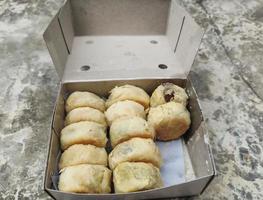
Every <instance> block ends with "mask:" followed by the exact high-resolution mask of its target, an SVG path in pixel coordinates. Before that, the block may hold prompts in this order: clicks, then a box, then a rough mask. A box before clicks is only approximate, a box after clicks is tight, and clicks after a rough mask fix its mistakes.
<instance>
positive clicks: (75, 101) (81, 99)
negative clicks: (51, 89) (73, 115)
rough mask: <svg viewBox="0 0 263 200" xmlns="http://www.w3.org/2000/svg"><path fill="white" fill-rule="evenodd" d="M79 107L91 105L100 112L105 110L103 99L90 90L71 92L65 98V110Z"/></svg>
mask: <svg viewBox="0 0 263 200" xmlns="http://www.w3.org/2000/svg"><path fill="white" fill-rule="evenodd" d="M79 107H91V108H95V109H98V110H100V111H102V112H104V111H105V101H104V100H103V99H102V98H100V97H99V96H97V95H96V94H94V93H91V92H79V91H76V92H73V93H72V94H70V95H69V97H68V98H67V100H66V111H67V112H69V111H71V110H73V109H75V108H79Z"/></svg>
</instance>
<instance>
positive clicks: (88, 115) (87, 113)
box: [65, 107, 107, 126]
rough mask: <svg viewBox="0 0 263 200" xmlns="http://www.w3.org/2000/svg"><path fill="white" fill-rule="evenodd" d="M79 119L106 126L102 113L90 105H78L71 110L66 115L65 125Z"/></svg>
mask: <svg viewBox="0 0 263 200" xmlns="http://www.w3.org/2000/svg"><path fill="white" fill-rule="evenodd" d="M80 121H92V122H97V123H99V124H102V125H104V126H107V123H106V118H105V115H104V113H102V112H101V111H99V110H97V109H94V108H90V107H80V108H75V109H73V110H71V111H70V112H69V113H68V114H67V116H66V119H65V126H67V125H69V124H73V123H76V122H80Z"/></svg>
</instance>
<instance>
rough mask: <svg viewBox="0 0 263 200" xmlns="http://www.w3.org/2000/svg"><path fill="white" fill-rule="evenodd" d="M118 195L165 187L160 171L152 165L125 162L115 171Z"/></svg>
mask: <svg viewBox="0 0 263 200" xmlns="http://www.w3.org/2000/svg"><path fill="white" fill-rule="evenodd" d="M113 183H114V189H115V192H116V193H125V192H136V191H143V190H149V189H154V188H159V187H162V186H163V182H162V178H161V174H160V170H159V169H158V168H157V167H155V166H154V165H152V164H151V163H143V162H124V163H121V164H119V165H118V166H117V167H116V168H115V170H114V171H113Z"/></svg>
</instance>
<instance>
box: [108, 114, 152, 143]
mask: <svg viewBox="0 0 263 200" xmlns="http://www.w3.org/2000/svg"><path fill="white" fill-rule="evenodd" d="M134 137H141V138H151V139H154V137H155V131H154V129H153V127H152V126H149V125H148V123H147V121H146V120H145V119H143V118H140V117H136V116H132V117H123V118H119V119H117V120H115V121H114V122H113V123H112V125H111V127H110V141H111V146H112V147H115V146H116V145H117V144H119V143H121V142H124V141H127V140H129V139H131V138H134Z"/></svg>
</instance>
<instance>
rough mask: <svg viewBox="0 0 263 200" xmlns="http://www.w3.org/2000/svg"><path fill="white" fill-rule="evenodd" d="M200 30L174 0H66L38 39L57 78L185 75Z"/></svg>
mask: <svg viewBox="0 0 263 200" xmlns="http://www.w3.org/2000/svg"><path fill="white" fill-rule="evenodd" d="M203 34H204V31H203V30H202V29H201V28H200V27H199V26H198V25H197V24H196V23H195V21H194V20H193V19H192V18H191V17H190V15H189V14H188V13H187V12H186V11H185V10H184V9H183V8H181V7H180V6H179V5H178V4H177V3H176V1H175V0H125V1H124V0H111V1H108V0H85V1H84V0H74V1H70V0H68V1H66V2H65V4H64V5H63V6H62V7H61V9H60V10H59V12H58V13H57V15H56V16H55V17H54V18H53V19H52V21H51V22H50V24H49V26H48V27H47V29H46V31H45V33H44V39H45V41H46V44H47V47H48V50H49V53H50V55H51V57H52V60H53V63H54V65H55V68H56V71H57V73H58V75H59V77H60V78H61V80H62V82H79V81H87V80H89V81H92V80H109V79H110V80H113V79H143V78H183V79H185V78H186V77H187V75H188V73H189V71H190V69H191V66H192V64H193V61H194V59H195V56H196V53H197V51H198V48H199V45H200V42H201V39H202V37H203Z"/></svg>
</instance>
